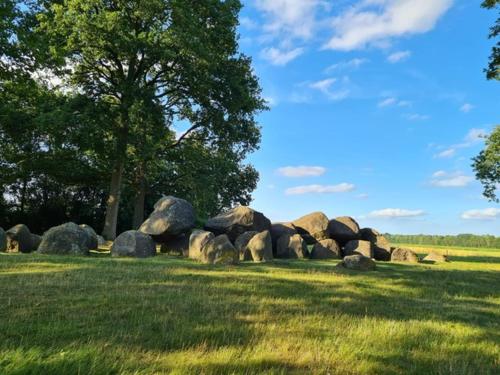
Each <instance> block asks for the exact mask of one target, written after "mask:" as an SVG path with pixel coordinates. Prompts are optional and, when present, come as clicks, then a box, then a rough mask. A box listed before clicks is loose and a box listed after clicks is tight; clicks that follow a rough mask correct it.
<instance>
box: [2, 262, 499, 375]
mask: <svg viewBox="0 0 500 375" xmlns="http://www.w3.org/2000/svg"><path fill="white" fill-rule="evenodd" d="M337 263H338V261H328V262H323V263H322V262H317V261H314V262H313V261H311V262H307V261H276V262H273V263H270V264H253V263H244V264H242V265H240V266H238V267H227V268H226V267H213V266H209V265H202V264H197V263H194V262H191V261H188V260H183V259H179V258H174V257H167V256H158V257H156V259H148V260H135V259H111V258H110V257H109V256H104V255H98V256H94V255H93V256H91V257H89V258H78V257H52V256H37V255H29V256H25V255H19V256H7V257H5V259H2V263H0V283H1V284H2V285H3V291H2V294H1V295H0V317H1V319H0V350H1V351H2V352H4V353H9V352H15V351H16V350H21V349H22V350H23V351H25V352H26V353H29V352H30V351H31V350H34V349H38V348H42V349H40V350H41V351H42V353H43V354H42V355H41V356H40V358H38V357H36V358H35V359H33V360H29V357H27V359H26V360H24V361H22V360H19V362H16V360H15V359H14V357H15V356H10V357H9V356H8V357H5V355H3V359H2V357H0V370H2V368H3V371H0V372H2V373H9V371H7V370H8V368H9V366H11V368H12V366H13V367H14V368H15V367H16V363H19V366H17V368H16V370H20V371H12V372H16V373H75V372H77V371H75V370H78V371H79V372H82V371H83V372H85V373H120V372H123V371H124V368H123V367H120V366H121V364H120V358H116V354H115V353H114V352H113V350H112V348H122V349H123V350H125V351H127V350H128V349H129V350H133V351H135V350H139V351H140V352H154V353H175V352H180V351H184V350H187V349H195V348H198V347H200V346H203V347H204V348H205V349H204V350H207V351H217V350H224V348H229V349H231V348H232V349H235V348H236V349H238V348H240V349H242V348H247V347H248V346H251V345H252V344H253V343H256V342H259V340H260V339H262V338H263V337H264V336H265V335H266V332H265V330H264V331H263V330H262V329H258V328H257V327H258V324H256V323H260V324H262V321H259V319H265V323H266V324H269V325H278V326H279V325H283V324H284V326H286V322H287V321H288V320H289V321H293V320H294V319H296V318H297V317H300V316H303V315H304V314H306V315H311V316H313V315H318V316H326V317H328V316H338V315H342V316H350V317H353V318H358V319H359V318H366V317H369V318H375V319H382V320H389V321H397V322H408V324H411V323H410V322H415V321H435V322H443V323H450V322H451V323H459V324H464V325H467V326H470V327H475V328H478V329H480V330H481V332H482V334H481V337H479V338H478V339H480V340H485V341H487V342H491V343H498V342H499V341H500V336H499V333H498V332H499V330H498V328H499V324H498V319H499V317H500V314H499V312H498V310H497V307H498V305H495V304H494V303H491V302H488V301H486V300H485V297H489V296H492V295H498V289H497V287H498V285H499V283H500V276H499V275H498V273H496V272H493V271H464V270H455V269H449V270H448V269H433V268H431V267H424V266H413V265H404V264H392V263H391V264H382V263H379V265H378V270H377V271H375V272H372V273H366V274H363V273H356V272H349V271H341V272H338V271H337V270H336V269H335V265H336V264H337ZM37 265H38V266H42V265H43V267H50V266H53V267H54V269H55V270H57V272H49V273H46V272H44V273H36V272H35V273H26V272H24V271H23V268H27V269H28V270H29V269H30V268H36V267H37ZM61 266H68V267H71V268H68V269H66V270H65V269H64V268H62V269H61ZM79 267H80V268H79ZM5 269H8V270H9V272H8V273H2V271H3V270H5ZM16 270H18V271H19V272H18V273H16ZM283 272H286V274H284V273H283ZM294 275H300V276H301V278H297V279H294V277H293V276H294ZM315 275H318V277H317V278H316V277H315ZM333 275H337V276H338V277H339V278H342V280H343V281H347V282H344V283H339V282H338V279H337V278H336V277H333ZM304 278H305V279H304ZM259 316H260V317H264V318H258V317H259ZM249 317H250V318H249ZM255 317H257V318H255ZM255 319H257V322H256V321H255ZM290 334H292V335H295V336H296V337H295V338H296V339H300V337H301V336H303V337H307V338H309V339H311V340H313V341H317V340H319V341H320V342H321V340H325V341H327V340H326V337H327V336H329V335H330V333H329V332H328V331H325V330H323V329H315V328H308V327H296V328H293V327H290ZM421 335H422V336H421V337H420V334H419V335H417V336H413V337H411V338H409V337H407V338H405V339H403V341H402V342H401V345H402V346H403V347H407V350H408V351H410V350H411V349H412V348H413V347H414V346H415V345H417V346H418V343H419V340H423V341H425V340H424V339H425V337H426V336H435V337H437V338H438V339H440V338H441V339H444V338H445V337H446V335H447V333H446V332H441V331H437V330H436V331H434V330H429V328H426V330H424V331H423V332H422V333H421ZM95 342H97V343H106V346H107V348H108V349H104V350H103V351H101V350H99V348H96V350H95V351H90V352H89V353H80V354H81V355H80V356H78V355H77V354H78V353H79V352H78V348H80V347H83V348H87V347H88V346H89V345H91V344H92V343H95ZM407 350H402V351H401V352H400V353H399V354H397V355H392V356H387V355H384V353H381V355H380V356H376V357H373V356H372V358H370V360H371V361H372V362H373V363H374V366H375V367H374V368H375V369H378V370H377V371H380V372H391V371H393V370H394V371H395V372H406V373H419V372H420V371H421V370H422V369H423V368H424V369H432V368H433V366H436V365H439V363H440V362H439V360H432V359H424V358H422V359H421V360H420V361H421V362H418V361H417V362H415V361H413V362H411V361H410V362H409V361H408V360H407ZM60 351H70V352H71V353H72V354H73V357H71V355H70V356H69V357H67V358H60V357H58V356H57V353H59V352H60ZM75 353H76V354H75ZM50 355H53V356H55V357H54V358H53V359H50V360H47V358H46V357H47V356H50ZM440 355H441V356H448V360H449V359H450V358H452V359H453V360H455V361H458V362H460V361H462V362H460V363H461V364H462V366H466V365H467V366H469V362H470V366H475V368H476V369H483V370H484V371H483V373H488V369H490V368H491V367H489V366H491V365H492V364H493V363H495V358H492V357H491V355H489V354H488V353H482V352H481V353H477V356H476V357H475V359H470V357H468V356H465V355H464V353H463V352H462V351H460V350H458V351H455V352H453V351H451V349H450V351H449V352H446V351H445V352H442V353H440ZM113 356H115V357H113ZM44 357H45V359H44ZM96 358H97V359H99V358H101V359H100V360H99V363H98V364H97V363H96V362H95V361H96ZM137 361H138V363H137V366H138V368H141V366H146V365H148V363H147V361H146V360H144V363H141V360H140V359H137ZM467 361H468V362H467ZM445 362H446V361H445ZM446 363H448V362H446ZM20 366H25V368H24V369H23V368H20ZM165 366H166V367H168V368H170V369H172V370H174V369H175V368H176V366H181V365H180V364H179V363H177V364H176V363H172V364H166V365H165ZM6 369H7V370H6ZM271 370H273V371H274V370H275V372H276V371H279V372H282V373H286V372H293V371H303V372H306V368H302V367H297V366H294V365H292V364H290V363H289V362H287V361H285V360H283V361H280V360H279V359H278V360H274V359H269V360H268V359H263V360H255V361H249V360H248V361H246V360H243V359H242V360H240V361H237V362H233V363H229V362H221V363H216V362H214V361H207V362H206V363H203V364H201V365H200V364H197V363H193V364H191V365H190V367H189V372H192V373H200V372H205V373H214V374H215V373H217V374H218V373H258V372H262V371H271ZM384 370H386V371H384ZM186 371H188V370H186ZM131 372H133V371H131ZM444 372H445V371H444Z"/></svg>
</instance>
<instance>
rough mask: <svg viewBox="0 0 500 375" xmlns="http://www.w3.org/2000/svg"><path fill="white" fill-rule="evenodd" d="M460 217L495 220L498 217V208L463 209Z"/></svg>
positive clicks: (499, 210) (499, 214)
mask: <svg viewBox="0 0 500 375" xmlns="http://www.w3.org/2000/svg"><path fill="white" fill-rule="evenodd" d="M461 217H462V219H466V220H496V219H498V218H500V208H485V209H482V210H469V211H465V212H464V213H463V214H462V216H461Z"/></svg>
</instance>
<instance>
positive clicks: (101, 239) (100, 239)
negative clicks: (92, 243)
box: [97, 234, 106, 247]
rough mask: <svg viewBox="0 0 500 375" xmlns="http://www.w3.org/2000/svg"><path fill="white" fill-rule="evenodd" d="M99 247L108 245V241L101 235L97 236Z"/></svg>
mask: <svg viewBox="0 0 500 375" xmlns="http://www.w3.org/2000/svg"><path fill="white" fill-rule="evenodd" d="M97 245H98V247H101V246H105V245H106V239H105V238H104V237H103V236H101V235H99V234H98V235H97Z"/></svg>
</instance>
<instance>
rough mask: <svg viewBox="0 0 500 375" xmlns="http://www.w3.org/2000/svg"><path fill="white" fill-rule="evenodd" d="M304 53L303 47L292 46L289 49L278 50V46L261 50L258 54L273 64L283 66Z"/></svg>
mask: <svg viewBox="0 0 500 375" xmlns="http://www.w3.org/2000/svg"><path fill="white" fill-rule="evenodd" d="M303 53H304V49H303V48H294V49H291V50H280V49H278V48H274V47H270V48H265V49H263V50H262V51H261V53H260V56H261V57H262V58H263V59H264V60H267V61H269V62H270V63H271V64H273V65H277V66H285V65H286V64H288V63H289V62H290V61H292V60H295V59H296V58H297V57H299V56H300V55H302V54H303Z"/></svg>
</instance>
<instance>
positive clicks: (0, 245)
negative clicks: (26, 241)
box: [0, 227, 7, 252]
mask: <svg viewBox="0 0 500 375" xmlns="http://www.w3.org/2000/svg"><path fill="white" fill-rule="evenodd" d="M6 250H7V235H6V234H5V231H4V230H3V228H2V227H0V252H4V251H6Z"/></svg>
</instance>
